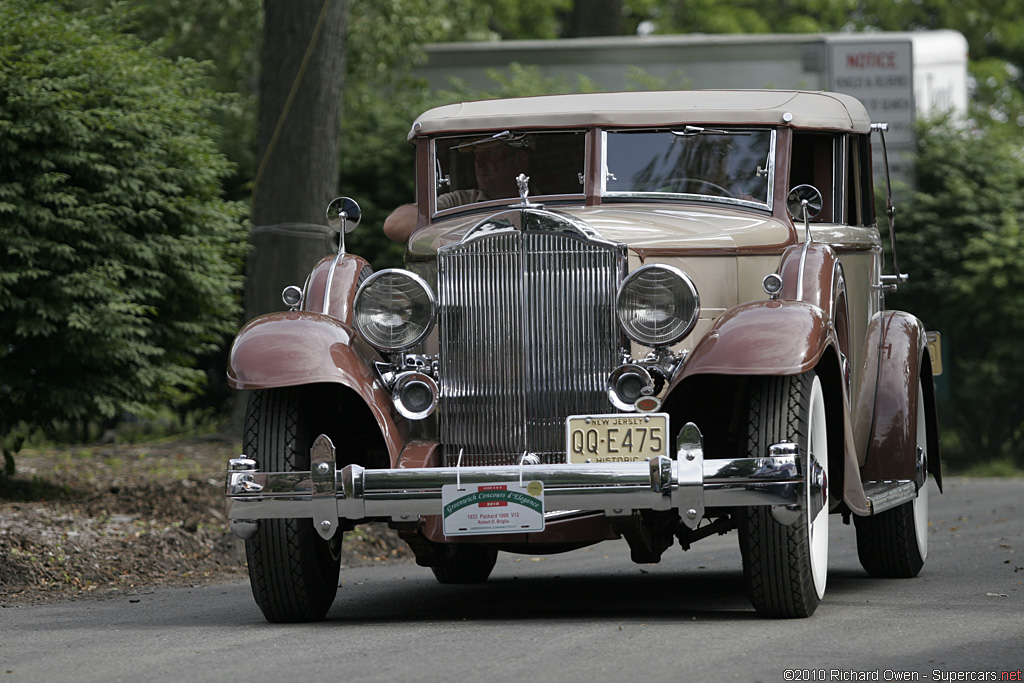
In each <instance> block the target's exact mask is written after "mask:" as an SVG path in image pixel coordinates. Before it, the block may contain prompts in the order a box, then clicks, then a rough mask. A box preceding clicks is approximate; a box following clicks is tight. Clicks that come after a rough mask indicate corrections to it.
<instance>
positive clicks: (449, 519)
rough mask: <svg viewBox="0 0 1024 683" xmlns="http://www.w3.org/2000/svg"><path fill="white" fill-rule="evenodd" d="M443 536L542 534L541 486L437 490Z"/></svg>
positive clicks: (471, 486)
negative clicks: (442, 519) (539, 532)
mask: <svg viewBox="0 0 1024 683" xmlns="http://www.w3.org/2000/svg"><path fill="white" fill-rule="evenodd" d="M441 504H442V506H443V511H442V516H443V518H444V533H445V535H446V536H460V535H469V534H511V533H522V532H533V531H543V530H544V485H543V484H542V483H541V482H539V481H531V482H526V483H525V484H523V485H520V484H519V483H512V484H510V483H495V484H463V485H462V486H458V485H456V484H449V485H447V486H442V487H441Z"/></svg>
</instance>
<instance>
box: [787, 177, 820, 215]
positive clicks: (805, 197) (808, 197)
mask: <svg viewBox="0 0 1024 683" xmlns="http://www.w3.org/2000/svg"><path fill="white" fill-rule="evenodd" d="M822 204H824V199H823V198H822V196H821V190H819V189H818V188H816V187H815V186H814V185H797V186H796V187H794V188H793V189H792V190H790V191H789V195H787V196H786V208H787V209H788V210H789V215H790V216H792V217H793V220H794V221H801V222H806V221H809V220H811V219H813V218H815V217H816V216H817V215H818V214H819V213H821V207H822Z"/></svg>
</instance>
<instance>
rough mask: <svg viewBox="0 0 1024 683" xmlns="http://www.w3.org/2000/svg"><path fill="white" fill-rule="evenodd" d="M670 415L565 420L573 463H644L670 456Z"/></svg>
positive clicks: (615, 416) (592, 417) (591, 417)
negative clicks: (659, 456) (661, 456)
mask: <svg viewBox="0 0 1024 683" xmlns="http://www.w3.org/2000/svg"><path fill="white" fill-rule="evenodd" d="M668 440H669V439H668V415H667V414H666V413H644V414H642V415H624V414H622V413H617V414H614V415H572V416H570V417H568V418H566V420H565V444H566V446H565V449H566V454H567V456H568V461H569V462H570V463H605V462H642V461H644V460H648V459H650V458H653V457H655V456H657V455H668Z"/></svg>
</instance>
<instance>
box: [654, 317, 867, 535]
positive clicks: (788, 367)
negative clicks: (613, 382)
mask: <svg viewBox="0 0 1024 683" xmlns="http://www.w3.org/2000/svg"><path fill="white" fill-rule="evenodd" d="M838 348H839V344H838V341H837V339H836V334H835V329H834V327H833V326H832V323H831V321H830V319H829V318H828V316H827V315H826V313H825V311H823V310H822V309H821V308H819V307H818V306H814V305H811V304H808V303H803V302H800V301H755V302H751V303H747V304H742V305H740V306H737V307H735V308H733V309H730V310H729V311H728V312H726V313H725V314H724V315H723V316H722V317H721V318H719V319H718V321H717V322H716V323H715V325H714V327H712V329H711V331H710V332H708V333H707V334H706V335H705V336H704V338H703V339H701V340H700V341H699V342H698V343H697V345H696V347H695V348H694V349H693V351H692V352H691V353H690V355H689V356H688V357H687V359H686V361H685V363H684V365H683V368H682V370H681V371H680V372H679V374H678V375H677V376H676V378H675V379H674V380H673V382H672V384H671V385H670V387H669V396H670V398H669V399H668V400H666V405H670V406H674V405H680V404H685V403H687V402H688V401H689V400H690V399H689V398H688V396H690V395H693V394H695V393H700V392H699V386H700V384H699V383H694V384H690V383H691V382H695V381H697V382H699V379H700V378H701V377H707V378H710V379H712V380H713V381H716V382H717V381H721V379H722V378H723V376H727V377H728V376H732V377H737V378H742V377H744V376H765V375H797V374H801V373H804V372H807V371H808V370H811V369H814V368H818V369H819V370H820V371H821V372H822V373H823V374H822V382H823V388H824V390H825V393H826V410H827V411H828V412H829V413H830V415H831V419H832V420H839V421H840V422H841V424H842V425H843V428H842V430H840V431H839V432H837V433H833V432H830V435H829V442H830V443H829V450H830V452H832V453H835V454H836V455H835V456H834V457H833V458H830V459H831V460H832V469H833V472H834V473H835V474H834V475H833V479H832V487H830V488H832V490H833V494H834V496H835V498H834V499H835V500H843V501H844V502H845V504H846V506H847V507H848V508H849V509H850V510H851V511H853V512H854V514H860V515H863V514H867V513H868V511H869V509H870V508H869V506H868V503H867V498H866V497H865V495H864V489H863V487H862V486H861V480H860V476H859V471H858V463H857V459H856V449H855V448H854V442H853V428H852V424H851V421H850V419H849V412H850V398H849V394H848V386H847V382H846V381H845V369H844V368H842V367H841V363H840V355H839V354H838V353H837V349H838ZM716 377H717V378H718V379H715V378H716ZM723 409H725V410H728V408H726V407H723Z"/></svg>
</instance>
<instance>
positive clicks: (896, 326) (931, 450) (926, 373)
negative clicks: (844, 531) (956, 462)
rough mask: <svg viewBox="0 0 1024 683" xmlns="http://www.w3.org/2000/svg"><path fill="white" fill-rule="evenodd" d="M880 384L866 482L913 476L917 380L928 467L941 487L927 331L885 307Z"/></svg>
mask: <svg viewBox="0 0 1024 683" xmlns="http://www.w3.org/2000/svg"><path fill="white" fill-rule="evenodd" d="M879 351H880V359H879V367H878V383H877V386H876V390H875V400H874V412H873V420H872V424H871V436H870V440H869V442H868V453H867V458H866V460H865V463H864V467H863V468H862V469H861V476H862V478H863V479H864V481H881V480H891V479H914V475H915V472H916V467H917V400H918V392H917V385H918V382H920V383H921V386H922V389H923V392H922V394H923V396H922V398H923V399H924V401H925V409H924V414H925V419H926V420H927V423H926V425H925V432H926V435H927V449H928V450H927V452H928V471H929V473H930V474H931V475H932V477H934V479H935V481H936V483H937V484H938V486H939V489H940V490H941V488H942V470H941V466H940V462H939V438H938V424H937V419H936V411H935V392H934V387H933V384H932V375H931V360H930V358H929V355H928V343H927V335H926V333H925V329H924V326H923V325H922V324H921V321H920V320H918V319H917V318H915V317H914V316H912V315H910V314H908V313H903V312H901V311H887V312H886V313H884V314H883V317H882V321H881V345H880V347H879Z"/></svg>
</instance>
